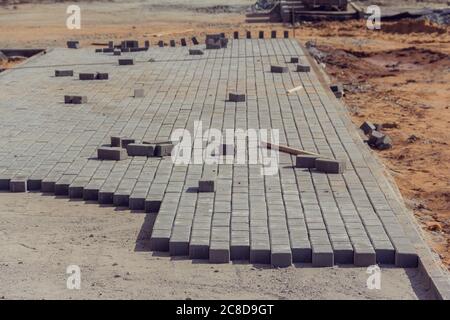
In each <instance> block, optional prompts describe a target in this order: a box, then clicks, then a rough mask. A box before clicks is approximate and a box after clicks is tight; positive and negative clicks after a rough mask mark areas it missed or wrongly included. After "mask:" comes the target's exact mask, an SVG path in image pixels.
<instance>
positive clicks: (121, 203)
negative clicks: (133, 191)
mask: <svg viewBox="0 0 450 320" xmlns="http://www.w3.org/2000/svg"><path fill="white" fill-rule="evenodd" d="M129 199H130V195H128V194H118V193H114V195H113V205H115V206H116V207H128V205H129Z"/></svg>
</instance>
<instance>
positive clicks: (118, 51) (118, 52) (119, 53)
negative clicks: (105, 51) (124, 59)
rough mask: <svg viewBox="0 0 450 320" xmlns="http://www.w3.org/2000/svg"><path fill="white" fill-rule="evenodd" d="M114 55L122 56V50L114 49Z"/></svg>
mask: <svg viewBox="0 0 450 320" xmlns="http://www.w3.org/2000/svg"><path fill="white" fill-rule="evenodd" d="M114 55H115V56H121V55H122V51H120V50H114Z"/></svg>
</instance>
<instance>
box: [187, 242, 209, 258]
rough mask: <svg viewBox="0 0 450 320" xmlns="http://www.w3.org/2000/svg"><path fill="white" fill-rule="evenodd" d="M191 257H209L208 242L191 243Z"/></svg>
mask: <svg viewBox="0 0 450 320" xmlns="http://www.w3.org/2000/svg"><path fill="white" fill-rule="evenodd" d="M189 258H190V259H209V245H206V244H192V243H190V244H189Z"/></svg>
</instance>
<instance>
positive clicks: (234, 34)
mask: <svg viewBox="0 0 450 320" xmlns="http://www.w3.org/2000/svg"><path fill="white" fill-rule="evenodd" d="M233 39H239V31H234V32H233Z"/></svg>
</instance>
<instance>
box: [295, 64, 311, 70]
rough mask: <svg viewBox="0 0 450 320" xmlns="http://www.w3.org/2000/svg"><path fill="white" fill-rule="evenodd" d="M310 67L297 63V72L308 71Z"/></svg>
mask: <svg viewBox="0 0 450 320" xmlns="http://www.w3.org/2000/svg"><path fill="white" fill-rule="evenodd" d="M310 71H311V67H310V66H308V65H303V64H299V65H297V72H310Z"/></svg>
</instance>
